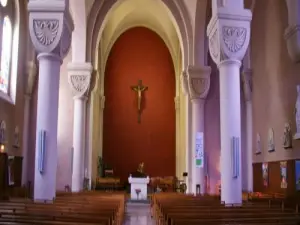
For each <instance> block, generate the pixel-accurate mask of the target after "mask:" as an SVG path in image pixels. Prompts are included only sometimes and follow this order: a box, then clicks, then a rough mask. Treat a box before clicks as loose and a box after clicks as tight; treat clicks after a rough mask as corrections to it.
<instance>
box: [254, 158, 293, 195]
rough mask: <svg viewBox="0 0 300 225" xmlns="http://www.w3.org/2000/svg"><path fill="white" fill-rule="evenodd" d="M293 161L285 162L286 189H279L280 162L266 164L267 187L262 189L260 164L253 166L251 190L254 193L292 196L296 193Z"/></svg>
mask: <svg viewBox="0 0 300 225" xmlns="http://www.w3.org/2000/svg"><path fill="white" fill-rule="evenodd" d="M296 160H297V159H295V160H286V161H287V188H281V187H280V184H281V174H280V173H281V171H280V162H283V161H284V160H282V161H275V162H268V167H269V185H268V187H264V185H263V178H262V163H254V164H253V186H254V188H253V190H254V191H255V192H276V193H282V194H286V195H293V194H295V192H296V184H295V182H296V181H295V161H296Z"/></svg>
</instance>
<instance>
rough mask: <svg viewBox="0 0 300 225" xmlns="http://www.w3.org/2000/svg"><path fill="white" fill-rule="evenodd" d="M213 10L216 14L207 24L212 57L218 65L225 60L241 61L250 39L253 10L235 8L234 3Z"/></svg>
mask: <svg viewBox="0 0 300 225" xmlns="http://www.w3.org/2000/svg"><path fill="white" fill-rule="evenodd" d="M229 6H230V7H229ZM215 7H217V6H215ZM213 11H214V15H213V17H212V18H211V20H210V22H209V24H208V26H207V36H208V38H209V52H210V55H211V57H212V59H213V60H214V62H215V63H216V64H217V65H220V63H221V62H222V61H225V60H237V61H241V60H242V59H243V58H244V56H245V53H246V51H247V48H248V46H249V41H250V25H251V20H252V13H251V11H250V10H247V9H243V8H236V9H233V8H232V5H228V7H226V6H222V7H221V6H219V7H218V8H215V9H213Z"/></svg>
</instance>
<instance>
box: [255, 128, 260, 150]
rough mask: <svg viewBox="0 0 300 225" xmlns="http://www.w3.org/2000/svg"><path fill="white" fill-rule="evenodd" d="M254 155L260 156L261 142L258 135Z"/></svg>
mask: <svg viewBox="0 0 300 225" xmlns="http://www.w3.org/2000/svg"><path fill="white" fill-rule="evenodd" d="M255 154H256V155H259V154H261V141H260V134H259V133H257V134H256V151H255Z"/></svg>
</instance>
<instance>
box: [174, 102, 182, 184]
mask: <svg viewBox="0 0 300 225" xmlns="http://www.w3.org/2000/svg"><path fill="white" fill-rule="evenodd" d="M174 104H175V114H176V128H175V130H176V176H177V177H178V179H180V178H181V176H182V170H181V165H180V160H181V158H180V111H179V109H180V97H179V96H176V97H174Z"/></svg>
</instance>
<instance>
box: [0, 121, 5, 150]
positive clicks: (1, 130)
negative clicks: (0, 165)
mask: <svg viewBox="0 0 300 225" xmlns="http://www.w3.org/2000/svg"><path fill="white" fill-rule="evenodd" d="M5 143H6V123H5V121H4V120H2V121H0V144H5Z"/></svg>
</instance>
